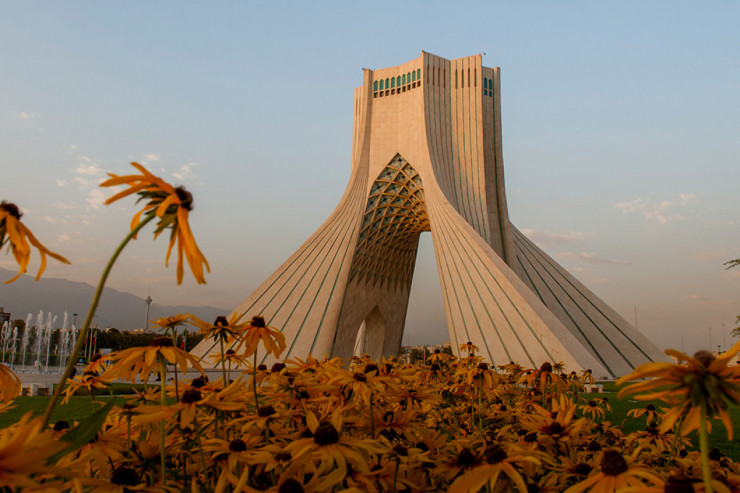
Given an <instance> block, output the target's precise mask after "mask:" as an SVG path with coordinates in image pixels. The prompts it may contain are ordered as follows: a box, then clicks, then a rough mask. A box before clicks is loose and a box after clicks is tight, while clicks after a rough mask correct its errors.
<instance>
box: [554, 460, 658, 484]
mask: <svg viewBox="0 0 740 493" xmlns="http://www.w3.org/2000/svg"><path fill="white" fill-rule="evenodd" d="M639 453H640V449H637V450H635V452H633V453H632V455H630V456H629V457H628V458H626V459H625V457H624V456H623V455H622V453H621V452H620V451H619V450H615V449H609V450H605V451H604V452H603V453H602V455H601V460H600V462H599V469H598V471H599V472H592V474H591V476H589V477H588V478H587V479H585V480H583V481H581V482H580V483H578V484H576V485H574V486H571V487H570V488H568V489H567V490H565V493H578V492H580V491H586V490H588V491H591V492H593V493H614V492H616V491H620V490H622V489H624V488H628V487H644V486H645V483H644V481H647V482H648V483H657V482H659V481H660V477H658V475H656V474H655V473H653V472H652V471H650V469H649V468H647V467H646V466H644V465H643V464H640V463H639V462H637V461H636V459H637V456H638V455H639Z"/></svg>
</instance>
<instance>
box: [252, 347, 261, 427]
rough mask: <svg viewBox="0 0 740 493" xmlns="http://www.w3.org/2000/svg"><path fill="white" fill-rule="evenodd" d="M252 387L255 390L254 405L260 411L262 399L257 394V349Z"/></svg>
mask: <svg viewBox="0 0 740 493" xmlns="http://www.w3.org/2000/svg"><path fill="white" fill-rule="evenodd" d="M252 389H253V390H254V405H255V406H257V411H256V412H259V411H260V399H259V396H257V351H255V352H254V363H253V364H252Z"/></svg>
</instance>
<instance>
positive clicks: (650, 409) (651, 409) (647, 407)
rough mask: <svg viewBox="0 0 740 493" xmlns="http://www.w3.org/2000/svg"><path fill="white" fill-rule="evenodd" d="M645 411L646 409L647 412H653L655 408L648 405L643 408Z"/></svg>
mask: <svg viewBox="0 0 740 493" xmlns="http://www.w3.org/2000/svg"><path fill="white" fill-rule="evenodd" d="M645 409H647V410H648V411H655V406H653V405H652V404H648V405H647V406H645Z"/></svg>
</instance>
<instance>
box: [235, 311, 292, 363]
mask: <svg viewBox="0 0 740 493" xmlns="http://www.w3.org/2000/svg"><path fill="white" fill-rule="evenodd" d="M260 342H261V343H262V344H263V345H264V346H265V351H267V354H272V355H273V356H275V357H276V358H277V357H279V356H280V355H281V354H282V352H283V351H285V335H284V334H283V333H282V332H280V331H279V330H278V329H276V328H274V327H269V326H268V325H267V324H266V323H265V319H264V318H263V317H260V316H256V317H252V320H250V321H249V324H248V325H247V326H246V327H245V328H244V331H243V332H242V334H241V340H240V342H239V346H238V347H242V346H243V347H244V351H243V352H244V355H245V356H249V355H251V354H254V353H255V352H257V347H258V346H259V343H260Z"/></svg>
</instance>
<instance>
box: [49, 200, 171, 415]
mask: <svg viewBox="0 0 740 493" xmlns="http://www.w3.org/2000/svg"><path fill="white" fill-rule="evenodd" d="M155 217H156V216H155V215H154V213H151V214H149V215H147V216H146V217H145V218H144V220H143V221H141V222H140V223H139V224H138V225H136V227H135V228H134V229H132V230H131V232H130V233H129V234H127V235H126V237H125V238H124V239H123V241H122V242H121V244H120V245H118V248H116V251H115V252H113V256H112V257H111V258H110V260H109V261H108V265H106V266H105V270H103V274H102V275H101V276H100V281H98V288H97V289H96V290H95V296H93V300H92V303H90V309H89V310H88V312H87V317H86V318H85V324H84V325H83V326H82V329H80V332H79V333H78V334H77V342H76V343H75V347H74V349H72V352H71V353H70V354H69V360H68V361H67V367H66V368H65V369H64V373H62V376H61V378H60V379H59V383H58V384H57V385H55V386H54V395H52V397H51V400H50V401H49V405H48V406H47V407H46V412H45V413H44V421H43V424H42V427H43V428H46V427H47V426H48V425H49V419H50V418H51V413H52V412H53V411H54V408H55V407H56V405H57V403H58V402H59V397H60V396H61V394H62V389H63V387H64V384H65V383H67V379H69V377H70V376H71V375H72V369H73V368H74V366H75V363H76V362H77V355H78V354H79V353H80V350H81V349H82V346H83V345H84V344H85V340H86V339H87V333H88V331H89V330H90V324H91V323H92V320H93V317H94V316H95V310H97V309H98V303H99V302H100V295H102V294H103V287H104V286H105V281H107V280H108V274H110V271H111V269H112V268H113V264H114V263H116V260H117V259H118V256H119V255H120V254H121V252H122V251H123V249H124V247H125V246H126V245H127V244H128V242H129V241H130V240H131V238H133V237H135V236H136V234H137V233H138V232H139V230H140V229H141V228H143V227H144V226H145V225H146V224H147V223H148V222H149V221H151V220H152V219H154V218H155Z"/></svg>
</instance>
